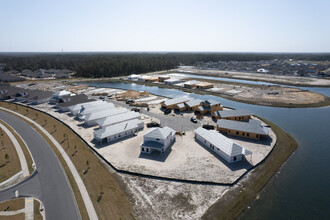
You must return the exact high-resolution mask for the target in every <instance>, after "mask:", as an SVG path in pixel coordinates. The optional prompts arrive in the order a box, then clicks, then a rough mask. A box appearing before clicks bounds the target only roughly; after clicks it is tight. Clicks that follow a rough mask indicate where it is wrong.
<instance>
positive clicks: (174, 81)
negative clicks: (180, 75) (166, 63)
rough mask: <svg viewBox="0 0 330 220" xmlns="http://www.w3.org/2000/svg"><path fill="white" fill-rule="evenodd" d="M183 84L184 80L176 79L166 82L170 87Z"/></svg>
mask: <svg viewBox="0 0 330 220" xmlns="http://www.w3.org/2000/svg"><path fill="white" fill-rule="evenodd" d="M181 82H182V80H180V79H174V78H171V79H167V80H164V83H165V84H169V85H173V84H178V83H181Z"/></svg>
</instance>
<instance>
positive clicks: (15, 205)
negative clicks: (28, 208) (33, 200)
mask: <svg viewBox="0 0 330 220" xmlns="http://www.w3.org/2000/svg"><path fill="white" fill-rule="evenodd" d="M24 208H25V198H18V199H12V200H8V201H6V202H1V203H0V211H5V210H7V211H17V210H20V209H24Z"/></svg>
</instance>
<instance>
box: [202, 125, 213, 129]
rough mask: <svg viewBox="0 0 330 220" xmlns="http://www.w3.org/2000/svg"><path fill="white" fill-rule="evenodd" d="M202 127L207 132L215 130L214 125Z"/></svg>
mask: <svg viewBox="0 0 330 220" xmlns="http://www.w3.org/2000/svg"><path fill="white" fill-rule="evenodd" d="M202 127H203V128H205V129H206V130H214V125H203V126H202Z"/></svg>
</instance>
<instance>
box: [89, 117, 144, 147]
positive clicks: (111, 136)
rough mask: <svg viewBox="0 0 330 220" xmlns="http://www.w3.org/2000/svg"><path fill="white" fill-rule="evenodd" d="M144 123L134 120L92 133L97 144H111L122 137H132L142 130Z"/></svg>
mask: <svg viewBox="0 0 330 220" xmlns="http://www.w3.org/2000/svg"><path fill="white" fill-rule="evenodd" d="M143 128H144V123H143V121H141V120H138V119H134V120H130V121H125V122H122V123H119V124H115V125H112V126H107V127H104V128H101V129H98V130H95V131H94V139H95V140H96V141H99V142H102V143H103V142H111V141H115V140H117V139H121V138H124V137H128V136H132V135H134V134H135V133H137V132H138V131H141V130H143Z"/></svg>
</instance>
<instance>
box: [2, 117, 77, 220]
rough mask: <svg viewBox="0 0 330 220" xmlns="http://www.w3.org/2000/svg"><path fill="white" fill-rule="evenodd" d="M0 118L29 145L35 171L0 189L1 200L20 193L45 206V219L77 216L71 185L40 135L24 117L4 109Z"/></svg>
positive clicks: (74, 217) (73, 217) (75, 217)
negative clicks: (35, 167)
mask: <svg viewBox="0 0 330 220" xmlns="http://www.w3.org/2000/svg"><path fill="white" fill-rule="evenodd" d="M0 118H1V119H2V120H4V121H5V122H7V123H8V124H9V125H10V126H12V127H13V128H14V129H15V130H16V131H17V133H19V135H20V136H21V137H22V138H23V140H24V141H25V142H26V144H27V146H28V147H29V149H30V151H31V154H32V156H33V158H34V161H35V163H36V166H37V171H36V172H35V173H34V174H33V175H32V176H31V177H30V178H28V179H27V180H26V181H23V182H22V183H20V184H18V185H17V186H14V187H12V188H9V189H6V190H4V191H0V201H5V200H7V199H11V198H14V197H15V191H16V190H18V192H19V195H20V196H26V197H27V196H28V197H35V198H38V199H39V200H41V201H42V202H43V204H44V207H45V213H46V219H56V220H57V219H70V220H71V219H80V214H79V211H78V209H77V207H76V203H75V198H74V195H73V193H72V190H71V186H70V185H69V183H68V182H67V179H66V177H65V173H64V170H63V168H62V167H61V165H60V162H59V160H58V159H57V157H56V155H55V154H54V152H53V151H52V149H51V147H50V146H49V145H48V143H47V142H46V141H45V140H44V139H43V137H42V136H41V135H40V134H39V133H38V132H37V131H35V130H34V129H33V128H31V127H30V126H29V125H28V124H27V123H25V122H24V121H23V120H21V119H19V118H17V117H15V116H13V115H11V114H9V113H6V112H3V111H0Z"/></svg>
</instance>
